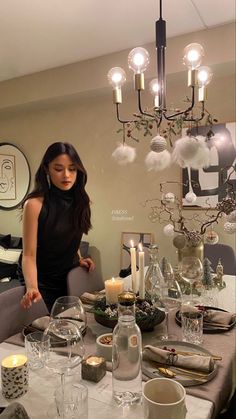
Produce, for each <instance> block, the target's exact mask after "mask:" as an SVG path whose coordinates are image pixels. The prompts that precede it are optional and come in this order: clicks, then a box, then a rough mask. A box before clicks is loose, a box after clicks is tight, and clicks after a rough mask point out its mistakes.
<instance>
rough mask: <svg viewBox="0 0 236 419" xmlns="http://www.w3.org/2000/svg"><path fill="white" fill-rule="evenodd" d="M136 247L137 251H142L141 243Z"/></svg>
mask: <svg viewBox="0 0 236 419" xmlns="http://www.w3.org/2000/svg"><path fill="white" fill-rule="evenodd" d="M138 248H139V251H140V252H142V251H143V246H142V243H139V245H138Z"/></svg>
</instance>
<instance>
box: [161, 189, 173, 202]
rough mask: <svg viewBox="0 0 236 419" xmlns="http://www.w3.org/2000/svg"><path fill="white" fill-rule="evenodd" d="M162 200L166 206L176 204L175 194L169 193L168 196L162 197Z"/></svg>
mask: <svg viewBox="0 0 236 419" xmlns="http://www.w3.org/2000/svg"><path fill="white" fill-rule="evenodd" d="M162 200H163V201H164V202H165V203H166V204H173V203H174V202H175V194H174V193H173V192H167V193H166V194H163V195H162Z"/></svg>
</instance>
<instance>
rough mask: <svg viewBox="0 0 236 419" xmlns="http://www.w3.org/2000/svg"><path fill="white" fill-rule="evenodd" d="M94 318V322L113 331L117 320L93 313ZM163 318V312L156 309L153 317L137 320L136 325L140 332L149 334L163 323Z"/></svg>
mask: <svg viewBox="0 0 236 419" xmlns="http://www.w3.org/2000/svg"><path fill="white" fill-rule="evenodd" d="M94 318H95V320H96V322H98V323H100V324H102V325H103V326H105V327H109V328H110V329H114V327H115V325H116V323H117V319H116V318H115V319H112V318H110V317H108V316H106V315H101V314H98V313H96V312H94ZM164 318H165V313H164V311H161V310H158V309H156V311H155V314H154V315H153V316H148V318H143V319H138V320H137V325H138V326H139V327H140V330H141V331H142V332H151V331H152V330H153V329H154V327H155V326H156V325H157V324H160V323H161V322H163V320H164Z"/></svg>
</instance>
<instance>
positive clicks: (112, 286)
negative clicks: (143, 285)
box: [105, 278, 124, 304]
mask: <svg viewBox="0 0 236 419" xmlns="http://www.w3.org/2000/svg"><path fill="white" fill-rule="evenodd" d="M123 289H124V281H123V280H122V279H118V278H116V279H115V278H112V279H107V280H106V281H105V291H106V302H107V304H116V303H118V295H119V294H120V293H121V292H122V291H123Z"/></svg>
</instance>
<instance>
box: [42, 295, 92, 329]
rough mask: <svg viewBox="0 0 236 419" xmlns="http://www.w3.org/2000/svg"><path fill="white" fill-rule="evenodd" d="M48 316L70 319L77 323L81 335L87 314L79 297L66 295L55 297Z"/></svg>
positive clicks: (84, 327)
mask: <svg viewBox="0 0 236 419" xmlns="http://www.w3.org/2000/svg"><path fill="white" fill-rule="evenodd" d="M50 318H51V319H67V320H70V321H72V322H75V324H77V326H78V327H79V329H80V332H81V333H82V335H83V334H85V332H86V327H87V316H86V313H85V310H84V306H83V304H82V302H81V300H80V299H79V297H76V296H73V295H66V296H64V297H59V298H57V299H56V301H55V302H54V304H53V307H52V310H51V313H50Z"/></svg>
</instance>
